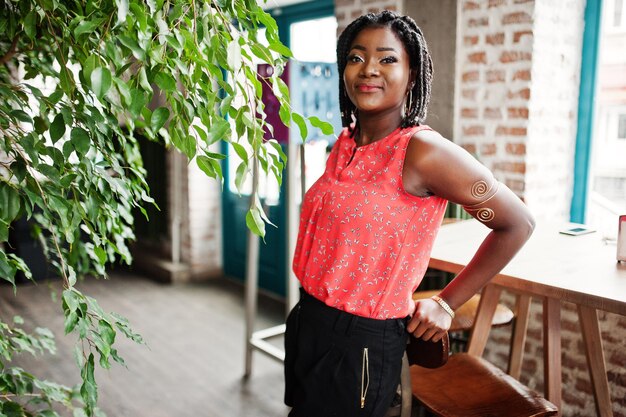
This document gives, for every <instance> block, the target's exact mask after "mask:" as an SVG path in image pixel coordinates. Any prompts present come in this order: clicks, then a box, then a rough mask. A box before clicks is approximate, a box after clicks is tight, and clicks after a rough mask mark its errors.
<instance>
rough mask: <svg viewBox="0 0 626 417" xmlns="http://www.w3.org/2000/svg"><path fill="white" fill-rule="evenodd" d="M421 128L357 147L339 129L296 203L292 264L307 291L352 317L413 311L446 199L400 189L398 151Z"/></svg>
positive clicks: (379, 316)
mask: <svg viewBox="0 0 626 417" xmlns="http://www.w3.org/2000/svg"><path fill="white" fill-rule="evenodd" d="M422 129H429V130H430V128H429V127H428V126H414V127H410V128H405V129H402V128H397V129H396V130H394V131H393V132H391V133H390V134H389V135H388V136H386V137H384V138H382V139H380V140H377V141H376V142H372V143H370V144H368V145H364V146H361V147H358V148H357V147H356V143H355V141H354V139H353V138H351V137H350V133H349V132H348V130H347V129H344V130H343V132H342V133H341V135H340V136H339V138H338V139H337V142H336V143H335V145H334V146H333V149H332V151H331V152H330V155H329V157H328V161H327V162H326V170H325V172H324V174H323V175H322V177H321V178H320V179H319V180H317V182H315V184H313V186H312V187H311V188H310V189H309V191H307V193H306V194H305V197H304V201H303V205H302V212H301V217H300V228H299V233H298V240H297V245H296V250H295V254H294V260H293V269H294V272H295V274H296V277H297V278H298V280H299V281H300V283H301V284H302V287H303V288H304V290H305V291H306V292H307V293H308V294H310V295H312V296H313V297H315V298H317V299H319V300H321V301H323V302H324V303H326V304H327V305H329V306H331V307H334V308H337V309H340V310H343V311H347V312H349V313H352V314H355V315H358V316H364V317H370V318H376V319H389V318H402V317H406V316H408V315H410V314H412V313H413V309H414V303H413V302H412V298H411V296H412V294H413V292H414V291H415V289H416V288H417V286H418V285H419V283H420V282H421V280H422V278H423V277H424V274H425V272H426V268H427V267H428V261H429V258H430V252H431V249H432V245H433V242H434V240H435V237H436V235H437V231H438V230H439V226H440V225H441V221H442V219H443V215H444V212H445V208H446V203H447V201H446V200H444V199H442V198H440V197H437V196H430V197H424V198H422V197H416V196H413V195H411V194H409V193H407V192H406V191H405V189H404V186H403V183H402V168H403V165H404V158H405V155H406V149H407V146H408V143H409V140H410V139H411V137H412V136H413V134H414V133H415V132H417V131H419V130H422ZM353 154H354V156H353V157H352V155H353ZM351 158H352V160H351V161H350V159H351Z"/></svg>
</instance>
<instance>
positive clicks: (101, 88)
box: [91, 67, 111, 99]
mask: <svg viewBox="0 0 626 417" xmlns="http://www.w3.org/2000/svg"><path fill="white" fill-rule="evenodd" d="M109 88H111V71H109V70H108V69H107V68H102V67H98V68H96V69H94V70H93V72H92V73H91V91H93V92H94V94H95V95H96V97H98V98H99V99H101V98H102V97H104V95H105V94H106V93H107V91H109Z"/></svg>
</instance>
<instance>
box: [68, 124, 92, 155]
mask: <svg viewBox="0 0 626 417" xmlns="http://www.w3.org/2000/svg"><path fill="white" fill-rule="evenodd" d="M70 141H71V142H72V146H74V149H75V150H76V152H77V153H78V154H79V155H80V156H81V157H82V156H84V155H85V154H86V153H87V152H88V151H89V148H90V145H91V140H90V139H89V133H87V131H86V130H85V129H83V128H81V127H75V128H74V129H72V133H71V135H70Z"/></svg>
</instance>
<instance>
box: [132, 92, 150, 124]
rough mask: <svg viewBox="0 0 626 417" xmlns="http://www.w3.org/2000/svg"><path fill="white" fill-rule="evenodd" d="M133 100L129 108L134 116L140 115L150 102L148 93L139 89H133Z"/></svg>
mask: <svg viewBox="0 0 626 417" xmlns="http://www.w3.org/2000/svg"><path fill="white" fill-rule="evenodd" d="M130 97H131V102H130V107H129V108H128V110H129V111H130V113H131V114H132V115H133V116H134V117H139V115H140V114H141V111H142V110H143V108H144V107H145V106H146V104H147V103H148V97H147V95H146V93H145V92H144V91H142V90H139V89H133V90H131V92H130Z"/></svg>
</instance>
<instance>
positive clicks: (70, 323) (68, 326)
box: [64, 311, 78, 335]
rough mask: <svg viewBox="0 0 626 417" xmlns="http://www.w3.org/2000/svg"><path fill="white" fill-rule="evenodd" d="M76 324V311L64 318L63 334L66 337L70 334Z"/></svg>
mask: <svg viewBox="0 0 626 417" xmlns="http://www.w3.org/2000/svg"><path fill="white" fill-rule="evenodd" d="M77 324H78V313H76V311H72V312H70V313H69V314H68V315H67V316H65V323H64V328H65V334H66V335H67V334H70V333H71V332H72V330H74V329H75V328H76V325H77Z"/></svg>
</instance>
